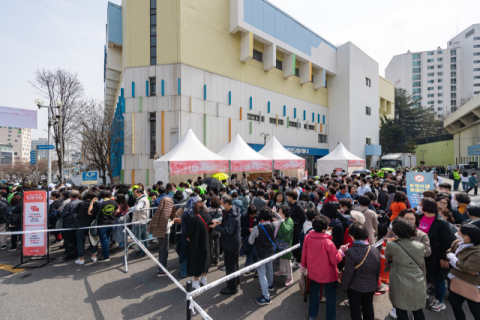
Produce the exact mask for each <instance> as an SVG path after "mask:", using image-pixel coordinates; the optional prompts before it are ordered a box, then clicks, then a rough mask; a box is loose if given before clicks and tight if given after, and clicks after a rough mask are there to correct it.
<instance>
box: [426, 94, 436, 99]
mask: <svg viewBox="0 0 480 320" xmlns="http://www.w3.org/2000/svg"><path fill="white" fill-rule="evenodd" d="M434 96H435V94H433V93H429V94H428V95H427V98H433V97H434Z"/></svg>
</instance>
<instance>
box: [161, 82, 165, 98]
mask: <svg viewBox="0 0 480 320" xmlns="http://www.w3.org/2000/svg"><path fill="white" fill-rule="evenodd" d="M164 95H165V81H164V80H162V96H164Z"/></svg>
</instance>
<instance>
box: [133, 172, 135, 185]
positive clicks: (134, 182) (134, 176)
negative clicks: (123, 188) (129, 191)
mask: <svg viewBox="0 0 480 320" xmlns="http://www.w3.org/2000/svg"><path fill="white" fill-rule="evenodd" d="M132 184H135V169H133V170H132Z"/></svg>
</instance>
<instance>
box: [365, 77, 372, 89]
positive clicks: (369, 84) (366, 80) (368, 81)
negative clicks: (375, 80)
mask: <svg viewBox="0 0 480 320" xmlns="http://www.w3.org/2000/svg"><path fill="white" fill-rule="evenodd" d="M365 84H366V85H367V87H371V86H372V80H370V79H369V78H365Z"/></svg>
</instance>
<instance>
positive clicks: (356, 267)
mask: <svg viewBox="0 0 480 320" xmlns="http://www.w3.org/2000/svg"><path fill="white" fill-rule="evenodd" d="M370 248H371V246H368V250H367V253H366V254H365V257H363V260H362V262H360V263H359V264H357V265H356V266H355V270H357V269H358V268H360V267H361V266H362V265H363V263H364V262H365V259H367V257H368V254H369V253H370ZM342 277H343V272H341V273H340V277H339V278H338V282H339V283H342Z"/></svg>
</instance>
